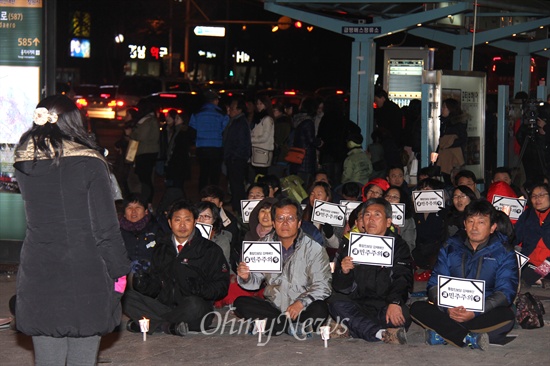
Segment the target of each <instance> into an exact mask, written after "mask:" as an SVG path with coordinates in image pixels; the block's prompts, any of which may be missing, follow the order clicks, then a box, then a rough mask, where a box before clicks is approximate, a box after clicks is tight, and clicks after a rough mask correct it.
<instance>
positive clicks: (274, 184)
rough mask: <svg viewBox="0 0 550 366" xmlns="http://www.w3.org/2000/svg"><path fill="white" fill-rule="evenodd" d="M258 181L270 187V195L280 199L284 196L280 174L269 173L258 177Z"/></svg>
mask: <svg viewBox="0 0 550 366" xmlns="http://www.w3.org/2000/svg"><path fill="white" fill-rule="evenodd" d="M257 182H258V183H262V184H265V185H267V187H268V188H269V196H266V197H272V198H277V199H280V198H282V196H283V191H281V180H280V179H279V177H278V176H276V175H274V174H267V175H264V176H261V177H259V178H258V181H257Z"/></svg>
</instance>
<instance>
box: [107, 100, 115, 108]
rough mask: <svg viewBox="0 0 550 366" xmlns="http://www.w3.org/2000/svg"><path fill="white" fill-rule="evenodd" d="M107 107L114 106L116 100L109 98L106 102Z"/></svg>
mask: <svg viewBox="0 0 550 366" xmlns="http://www.w3.org/2000/svg"><path fill="white" fill-rule="evenodd" d="M107 107H111V108H113V107H116V100H111V101H110V102H109V103H107Z"/></svg>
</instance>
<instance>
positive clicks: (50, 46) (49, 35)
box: [39, 0, 57, 99]
mask: <svg viewBox="0 0 550 366" xmlns="http://www.w3.org/2000/svg"><path fill="white" fill-rule="evenodd" d="M56 26H57V0H51V1H46V2H45V4H44V33H43V34H44V37H43V45H44V47H43V48H42V49H43V51H42V52H43V54H44V61H43V62H42V65H43V66H42V72H43V76H42V80H40V98H39V99H42V98H44V97H47V96H50V95H54V94H55V93H57V91H56V90H55V69H56V67H57V62H56V54H57V28H56Z"/></svg>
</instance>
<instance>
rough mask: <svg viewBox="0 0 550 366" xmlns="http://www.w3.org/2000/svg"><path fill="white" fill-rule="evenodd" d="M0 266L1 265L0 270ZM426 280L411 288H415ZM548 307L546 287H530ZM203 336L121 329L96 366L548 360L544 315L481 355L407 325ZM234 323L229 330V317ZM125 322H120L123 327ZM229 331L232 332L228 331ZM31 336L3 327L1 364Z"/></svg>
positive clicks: (16, 358) (2, 307)
mask: <svg viewBox="0 0 550 366" xmlns="http://www.w3.org/2000/svg"><path fill="white" fill-rule="evenodd" d="M1 270H2V267H1V266H0V271H1ZM15 282H16V274H14V273H13V272H9V273H7V272H5V271H3V273H0V318H4V317H7V316H9V312H8V301H9V298H10V297H11V296H12V295H13V294H14V293H15ZM424 286H425V282H420V283H416V284H415V290H422V289H423V287H424ZM529 291H530V292H531V293H533V294H535V295H537V296H539V298H542V299H543V304H544V305H545V307H546V309H547V311H548V310H550V289H542V288H531V289H530V290H529ZM217 318H219V319H218V321H217V322H216V323H215V324H214V325H213V329H211V330H210V331H209V332H208V333H209V334H201V333H194V334H188V335H187V336H185V337H178V336H172V335H165V334H153V335H148V336H147V340H146V341H143V338H142V335H141V334H135V333H130V332H128V331H126V330H124V327H123V330H122V331H120V332H117V333H111V334H109V335H107V336H104V337H103V339H102V341H101V347H100V352H99V364H113V365H155V366H160V365H174V364H178V363H185V364H191V365H202V364H208V365H236V364H240V365H260V364H261V365H281V364H285V365H359V364H369V365H390V364H391V365H415V366H416V365H426V366H428V365H447V366H449V365H480V364H482V365H501V366H504V365H515V366H517V365H543V364H547V363H548V356H549V346H550V314H546V315H545V320H546V323H547V325H546V326H545V327H543V328H540V329H533V330H525V329H514V330H513V331H512V332H511V334H512V335H517V337H516V339H515V340H513V341H512V342H510V343H509V344H507V345H505V346H493V345H491V346H490V347H489V349H488V350H487V351H479V350H472V349H467V348H457V347H454V346H450V345H446V346H428V345H426V344H424V338H423V335H424V333H423V331H422V329H421V328H420V327H419V326H418V325H416V324H413V325H412V326H411V328H410V329H409V331H408V333H407V339H408V344H406V345H402V346H400V345H389V344H384V343H381V342H379V343H368V342H365V341H363V340H360V339H331V340H330V341H329V342H328V347H327V348H325V347H324V344H323V341H322V340H321V338H320V336H318V335H314V336H313V337H312V338H308V339H305V340H303V339H297V338H294V337H292V336H289V335H281V336H277V337H272V338H270V339H266V337H263V338H262V342H261V343H258V337H257V336H252V335H249V334H247V332H246V327H242V328H241V330H240V331H239V322H237V319H236V318H235V317H234V315H233V314H232V313H231V312H230V311H229V310H228V309H227V308H225V309H222V310H221V311H220V312H219V315H218V316H217ZM232 319H233V321H234V322H235V324H234V325H233V327H232V323H231V320H232ZM125 322H126V318H125V319H124V321H123V324H125ZM231 330H233V333H234V334H230V333H231ZM32 364H33V351H32V341H31V338H30V337H28V336H26V335H23V334H21V333H18V332H16V331H13V330H10V329H4V330H0V365H3V366H12V365H13V366H16V365H17V366H19V365H32Z"/></svg>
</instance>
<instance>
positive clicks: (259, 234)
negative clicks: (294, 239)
mask: <svg viewBox="0 0 550 366" xmlns="http://www.w3.org/2000/svg"><path fill="white" fill-rule="evenodd" d="M275 202H277V199H276V198H271V197H266V198H264V199H263V200H261V201H260V202H259V203H258V204H257V205H256V207H254V209H253V210H252V212H251V213H250V221H249V226H250V231H247V232H246V234H245V235H244V240H243V241H259V240H262V239H263V238H264V237H265V236H266V235H268V234H269V233H271V232H272V231H273V220H272V218H271V207H272V206H273V204H274V203H275ZM239 255H240V256H242V247H241V248H239ZM262 294H263V288H262V289H260V290H258V291H248V290H245V289H243V288H242V287H240V286H239V285H238V283H237V276H236V275H234V274H233V273H232V274H231V278H230V283H229V291H228V292H227V296H226V297H224V298H223V299H222V300H220V301H216V304H215V306H216V307H223V306H225V305H231V304H233V302H234V301H235V299H236V298H237V297H239V296H255V297H260V298H262V297H263V296H262Z"/></svg>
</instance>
